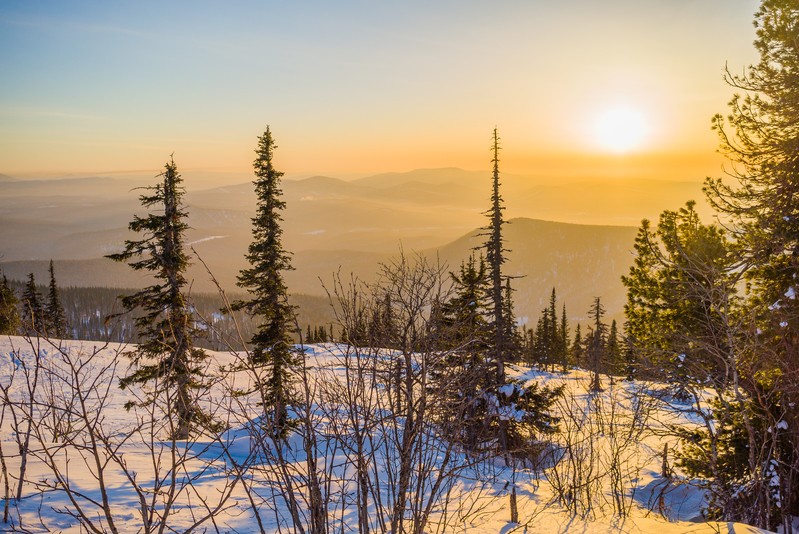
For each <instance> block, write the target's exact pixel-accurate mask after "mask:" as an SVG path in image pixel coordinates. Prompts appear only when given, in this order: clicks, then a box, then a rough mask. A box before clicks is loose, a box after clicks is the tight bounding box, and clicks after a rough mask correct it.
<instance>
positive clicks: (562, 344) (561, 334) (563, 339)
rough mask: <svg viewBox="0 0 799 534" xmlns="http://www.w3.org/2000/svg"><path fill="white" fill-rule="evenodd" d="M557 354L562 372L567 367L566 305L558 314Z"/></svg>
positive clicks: (567, 326)
mask: <svg viewBox="0 0 799 534" xmlns="http://www.w3.org/2000/svg"><path fill="white" fill-rule="evenodd" d="M558 345H559V346H558V354H559V356H560V358H561V366H562V369H563V372H566V369H567V368H568V367H569V320H568V319H567V318H566V304H564V305H563V308H562V310H561V314H560V329H559V330H558Z"/></svg>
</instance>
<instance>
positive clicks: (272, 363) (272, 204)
mask: <svg viewBox="0 0 799 534" xmlns="http://www.w3.org/2000/svg"><path fill="white" fill-rule="evenodd" d="M275 148H277V146H276V145H275V141H274V139H273V138H272V132H271V131H270V129H269V127H268V126H267V128H266V131H265V132H264V134H263V135H261V136H260V137H259V138H258V148H257V149H256V150H255V153H256V158H255V161H254V162H253V168H254V173H255V180H254V181H253V183H254V184H255V193H256V197H257V202H258V205H257V210H256V214H255V217H254V218H253V219H252V224H253V227H252V233H253V240H252V242H251V243H250V246H249V249H248V253H247V255H246V258H247V261H248V263H249V265H250V266H249V267H248V268H246V269H243V270H242V271H241V272H240V273H239V276H238V285H239V287H241V288H244V289H246V290H248V291H249V294H250V298H249V299H246V300H242V301H239V302H237V303H235V306H234V308H235V309H239V310H241V309H243V310H246V311H247V313H249V314H250V315H251V316H253V317H254V318H255V320H256V321H257V322H258V325H257V331H256V332H255V334H253V337H252V339H251V341H250V342H251V344H252V350H251V351H250V353H249V358H250V362H249V363H250V364H251V365H253V366H256V367H265V368H266V369H267V373H268V374H267V376H268V378H267V379H266V380H265V381H264V382H263V383H260V384H258V385H257V386H258V388H259V389H260V393H261V397H262V402H263V409H264V412H265V414H266V415H267V424H268V425H270V426H271V428H269V429H268V430H270V431H271V432H273V435H274V436H282V435H285V431H286V430H287V428H288V427H287V424H288V423H289V421H288V411H287V407H288V406H289V405H290V404H291V402H292V394H291V385H292V382H293V380H294V378H295V376H296V373H297V372H298V366H299V365H300V363H301V360H300V354H299V353H298V351H297V350H296V349H295V348H294V345H293V343H292V339H291V332H292V330H293V328H294V309H293V308H292V307H291V306H290V305H289V303H288V290H287V288H286V284H285V282H284V280H283V273H284V272H285V271H288V270H291V269H292V267H291V257H290V255H289V253H288V252H286V250H285V249H284V248H283V244H282V236H283V229H282V228H281V223H282V221H283V217H282V215H281V212H282V211H283V210H284V209H285V207H286V203H285V202H284V201H283V200H281V198H280V197H281V194H282V191H281V189H280V178H281V176H283V173H282V172H280V171H278V170H277V169H275V167H274V164H273V161H272V160H273V157H274V150H275Z"/></svg>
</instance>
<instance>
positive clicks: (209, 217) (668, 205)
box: [0, 169, 701, 320]
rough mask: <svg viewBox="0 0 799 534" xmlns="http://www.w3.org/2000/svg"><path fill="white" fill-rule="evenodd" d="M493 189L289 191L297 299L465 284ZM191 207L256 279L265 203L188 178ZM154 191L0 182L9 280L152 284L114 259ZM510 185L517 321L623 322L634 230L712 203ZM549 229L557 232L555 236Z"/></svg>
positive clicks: (615, 183)
mask: <svg viewBox="0 0 799 534" xmlns="http://www.w3.org/2000/svg"><path fill="white" fill-rule="evenodd" d="M489 176H490V174H489V173H487V172H484V171H464V170H460V169H425V170H416V171H411V172H407V173H389V174H379V175H375V176H370V177H366V178H362V179H358V180H352V181H344V180H340V179H336V178H331V177H325V176H313V177H309V178H304V179H298V180H288V179H287V180H284V181H283V193H284V195H283V198H284V199H285V201H286V204H287V209H286V211H285V221H284V226H283V228H284V231H285V235H284V246H285V247H286V248H287V249H288V250H289V251H291V252H292V253H293V255H294V258H293V265H294V267H295V270H294V271H292V272H290V273H288V274H287V277H286V278H287V283H288V285H289V289H290V291H291V292H294V293H304V294H309V295H320V296H321V295H324V289H323V287H322V285H321V283H320V278H321V279H322V280H326V281H328V282H329V281H330V279H331V276H332V273H333V272H335V271H338V270H340V272H341V273H343V274H345V275H348V274H349V273H350V272H353V273H355V274H356V275H358V276H359V277H361V278H363V279H364V280H367V281H368V280H372V279H373V278H374V275H375V273H376V271H377V265H378V263H379V262H381V261H385V260H387V259H389V258H390V257H391V256H393V255H395V254H397V252H398V251H399V249H400V247H402V248H403V250H405V251H406V252H411V251H420V252H422V253H424V254H425V255H427V256H429V257H431V258H435V257H438V258H439V259H440V261H442V262H445V263H446V264H447V265H449V267H450V269H451V270H456V269H457V267H458V265H459V264H460V262H461V261H462V260H463V259H465V258H466V257H468V255H469V253H470V250H471V249H473V248H474V247H477V246H479V245H480V244H481V242H482V237H480V236H479V231H478V230H477V229H478V228H480V227H481V226H483V225H484V224H485V217H484V215H483V211H484V210H485V209H486V207H487V206H488V197H489V186H490V183H489ZM184 180H185V183H186V185H187V188H189V191H188V193H187V194H186V197H185V204H186V206H187V211H188V212H189V215H190V217H189V221H190V224H191V226H192V229H191V230H190V231H189V232H188V238H189V241H191V242H192V243H193V245H194V247H195V249H196V250H197V252H198V253H199V254H200V255H201V256H202V258H203V259H204V260H205V261H206V262H207V263H208V265H209V267H210V268H211V269H212V271H213V272H214V274H215V275H216V276H217V278H218V279H219V280H220V282H221V283H222V284H223V286H224V287H226V288H227V289H228V290H233V289H235V285H234V282H235V275H236V273H237V272H238V271H239V269H241V268H242V267H243V266H244V254H245V252H246V249H247V245H248V244H249V242H250V238H251V233H250V232H251V226H250V217H251V216H252V215H253V214H254V209H255V195H254V192H253V186H252V184H251V183H249V182H246V183H242V184H239V185H232V186H225V187H217V188H212V189H199V190H195V189H192V187H191V181H192V177H191V174H190V173H186V174H184ZM155 182H156V179H155V178H149V179H145V180H142V179H136V180H133V179H128V178H108V177H88V178H69V179H59V180H17V179H14V178H13V177H5V176H3V177H2V179H0V227H2V229H3V231H2V234H1V235H0V261H1V262H2V264H0V267H2V268H3V270H4V272H5V273H6V275H7V276H8V277H9V278H12V279H23V278H24V277H25V276H26V275H27V273H28V272H30V271H33V272H34V273H35V274H36V276H37V278H39V279H40V280H42V281H43V280H44V275H45V272H46V263H47V262H48V261H49V260H50V259H51V258H52V259H54V260H56V270H57V275H58V280H59V283H60V284H62V285H75V286H108V287H137V286H140V285H142V284H143V283H145V282H146V279H144V278H143V277H142V276H140V275H139V274H138V273H134V272H133V271H132V270H131V269H130V268H128V267H127V266H125V265H121V264H115V263H113V262H111V261H109V260H105V259H103V258H102V257H103V256H104V255H105V254H108V253H111V252H115V251H118V250H119V249H120V248H121V244H122V243H123V241H124V240H125V239H126V238H130V237H131V236H130V235H129V233H128V231H127V225H128V222H129V221H130V220H131V218H132V215H133V214H134V213H140V214H141V213H143V212H142V208H141V206H140V204H139V200H138V195H139V194H140V193H141V192H140V191H135V190H133V189H134V188H136V187H142V186H145V185H150V184H154V183H155ZM553 182H554V180H553V179H552V178H546V177H530V176H516V175H511V174H507V175H505V174H503V175H502V195H503V197H504V199H505V205H506V207H507V209H506V212H505V214H506V217H507V218H509V219H513V220H512V221H511V223H510V224H509V225H508V226H507V227H506V241H507V247H508V248H509V249H510V250H511V252H510V254H509V262H508V264H507V268H508V273H509V274H512V275H514V276H520V278H518V279H517V280H516V281H515V283H514V287H515V288H516V289H517V291H516V294H515V299H516V312H517V314H518V315H519V316H520V318H524V317H529V318H530V320H534V319H535V318H536V317H537V316H538V312H539V311H540V309H541V308H542V307H543V306H544V305H545V304H546V302H547V301H548V298H549V292H550V290H551V288H552V287H553V286H555V287H557V290H558V295H559V298H560V300H561V302H565V303H566V305H567V308H568V312H569V315H570V316H572V317H574V318H578V317H581V316H583V315H585V313H586V310H587V309H588V306H589V304H590V301H591V299H592V298H593V296H602V298H603V301H604V302H605V305H606V307H607V310H608V316H609V317H619V316H620V313H621V310H622V305H623V302H624V292H623V288H622V286H621V283H620V281H619V277H620V276H621V275H622V274H624V273H625V272H626V271H627V270H628V268H629V265H630V263H631V261H632V254H631V250H632V245H633V238H634V236H635V232H636V228H637V226H638V224H639V223H640V220H641V219H642V218H644V217H647V218H651V219H656V218H657V216H658V214H659V213H660V212H661V211H662V210H664V209H676V208H678V207H680V206H681V205H683V204H684V202H685V201H686V200H689V199H696V200H700V199H701V185H700V183H699V182H685V181H653V180H636V179H632V178H621V179H611V178H607V179H587V178H586V179H580V178H570V179H562V180H560V181H559V182H558V183H554V184H553ZM544 220H550V221H559V222H544ZM195 263H196V264H195V265H194V266H193V267H192V270H191V271H190V276H193V277H194V278H195V282H194V285H193V290H194V291H214V288H213V286H212V284H211V283H210V281H209V280H208V276H207V275H206V274H205V272H204V269H203V268H202V266H201V265H198V264H197V263H198V262H195Z"/></svg>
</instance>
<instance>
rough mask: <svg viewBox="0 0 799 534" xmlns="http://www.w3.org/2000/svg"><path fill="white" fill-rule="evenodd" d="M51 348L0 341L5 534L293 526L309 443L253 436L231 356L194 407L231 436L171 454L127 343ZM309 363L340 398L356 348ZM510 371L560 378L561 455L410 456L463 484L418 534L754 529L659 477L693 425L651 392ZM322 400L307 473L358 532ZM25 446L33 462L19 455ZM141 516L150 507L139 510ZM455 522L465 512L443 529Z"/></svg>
mask: <svg viewBox="0 0 799 534" xmlns="http://www.w3.org/2000/svg"><path fill="white" fill-rule="evenodd" d="M59 345H60V346H57V345H54V344H52V343H49V342H47V341H45V340H41V341H36V340H34V341H33V343H31V342H29V341H27V340H25V339H23V338H20V337H3V338H0V387H2V391H0V395H1V396H0V404H2V408H1V409H2V411H1V412H0V447H1V448H2V449H1V450H2V457H3V458H2V459H3V461H4V464H5V469H4V472H5V473H7V475H8V476H3V477H2V479H3V480H2V481H0V492H2V493H0V498H2V497H3V496H4V495H5V491H6V490H5V488H6V483H7V487H8V494H9V495H11V496H12V497H13V494H14V493H15V491H16V488H17V478H18V477H19V473H20V469H21V467H22V457H23V456H25V459H26V465H25V467H24V469H25V476H24V480H25V483H24V484H23V485H22V498H21V499H20V500H16V499H14V498H10V499H3V500H0V502H2V503H3V505H4V506H7V507H8V510H7V512H6V513H7V517H8V520H7V521H8V522H6V523H2V522H1V521H2V517H0V531H15V530H16V531H23V530H24V531H26V532H48V531H56V532H83V531H85V530H81V528H80V526H79V518H78V516H80V515H81V514H83V522H84V523H91V524H94V525H97V526H98V527H99V529H100V531H117V532H142V531H145V529H144V528H143V526H142V525H143V524H146V523H147V522H148V521H149V522H150V523H151V525H154V527H155V528H157V527H158V526H159V525H160V523H159V521H158V516H160V517H166V520H165V521H164V524H165V525H166V526H167V529H166V531H176V532H183V531H187V530H191V531H195V532H206V531H207V532H260V531H264V532H278V531H281V525H282V531H283V532H288V531H290V530H288V529H286V527H285V524H286V521H287V518H288V517H289V515H290V510H289V509H288V505H287V503H286V501H285V500H284V499H282V498H281V495H280V494H279V489H280V487H281V486H280V485H279V484H278V483H276V482H275V480H278V479H280V477H281V476H282V475H283V474H284V473H281V472H280V470H279V468H278V467H277V466H278V465H279V464H282V465H287V466H289V467H288V470H289V471H291V473H292V476H293V474H294V473H300V474H302V473H307V470H306V466H307V460H308V457H307V454H306V452H307V449H306V448H305V447H304V443H303V442H302V440H301V439H299V438H298V437H297V436H294V437H292V438H290V439H289V440H288V445H287V446H286V447H284V448H283V449H281V450H276V449H275V448H274V447H273V446H272V445H271V444H270V443H268V442H264V441H263V440H262V437H261V436H260V434H259V433H258V432H257V431H256V430H255V429H257V423H258V413H259V409H258V405H257V399H255V398H253V397H252V396H251V395H250V396H248V395H246V394H240V395H231V392H232V391H239V392H241V391H246V390H247V386H248V384H249V379H248V378H247V376H246V374H245V373H243V372H229V373H222V372H221V370H220V368H221V367H228V366H230V365H231V364H235V363H236V362H237V361H239V358H241V355H238V354H228V353H211V355H212V358H211V359H212V360H213V362H212V363H211V364H210V365H209V367H208V369H207V372H206V374H207V376H208V377H211V378H215V382H214V386H213V388H212V390H211V392H210V394H209V395H208V396H207V398H206V399H205V400H204V407H205V408H206V409H208V410H209V411H213V412H214V413H215V416H216V418H217V419H218V420H224V421H225V423H226V425H227V427H228V430H226V431H225V432H222V433H220V434H218V435H213V436H202V437H199V438H197V439H196V440H193V441H192V442H191V443H188V444H185V443H181V444H178V445H177V446H175V447H173V446H172V443H170V442H169V441H168V440H167V439H166V436H167V435H168V431H167V430H168V428H167V427H166V426H165V425H166V424H167V423H168V421H167V419H168V418H164V417H163V416H162V415H159V414H157V413H153V414H150V413H148V411H147V409H145V408H141V407H138V408H136V407H134V408H132V409H130V410H127V409H126V408H125V405H126V403H128V402H129V401H131V400H134V399H136V398H142V395H143V394H144V392H143V391H142V390H140V389H128V390H121V389H119V387H118V386H117V380H118V377H119V376H121V375H124V374H125V372H126V368H127V358H125V357H124V356H121V354H122V353H123V352H124V351H126V350H130V348H131V347H130V346H124V345H115V344H112V345H103V344H102V343H99V342H98V343H92V342H78V341H74V342H73V341H69V342H63V343H60V342H59ZM37 355H38V364H39V365H38V366H37V365H36V362H37ZM306 355H307V364H308V369H309V375H308V376H309V381H308V388H309V390H310V391H312V392H316V391H321V388H322V386H325V387H326V388H328V389H327V390H326V391H334V390H335V391H338V392H339V393H341V394H342V395H346V394H347V393H352V392H353V391H354V390H355V389H356V388H355V387H354V386H352V387H351V384H347V383H346V380H347V378H346V375H347V370H346V367H345V365H344V363H345V360H346V359H347V358H349V357H351V354H349V353H346V351H344V349H343V348H342V347H338V346H336V345H324V346H322V345H315V346H310V347H306ZM516 374H517V376H519V377H520V378H522V379H523V380H535V381H538V382H542V383H547V384H550V385H558V384H564V385H565V390H564V391H565V392H564V396H563V398H562V399H561V400H560V401H559V403H558V406H557V409H556V412H557V413H558V415H559V416H560V417H561V418H562V420H561V431H562V432H561V434H559V435H558V437H557V438H556V441H558V443H559V445H560V446H561V448H560V449H553V450H552V451H551V452H552V454H551V455H550V456H549V458H545V459H544V461H542V463H541V464H540V465H538V466H531V465H527V466H522V465H517V466H516V469H511V468H510V467H509V466H506V465H504V464H501V463H500V462H496V461H494V462H492V465H491V466H489V467H485V466H482V467H480V466H476V465H473V463H470V458H469V457H468V456H467V455H465V454H463V453H461V452H459V451H457V450H454V449H451V448H447V446H446V444H444V443H441V442H440V440H438V441H437V440H435V439H433V438H431V441H430V447H431V450H435V451H436V452H434V453H432V454H431V455H430V456H428V457H426V458H420V460H419V461H420V462H422V461H429V462H432V464H431V466H432V468H433V470H435V469H437V468H443V467H444V465H443V464H442V463H440V462H444V461H445V460H443V459H442V458H443V456H442V455H443V452H442V451H450V452H451V457H450V458H449V459H448V460H446V461H447V462H448V463H447V464H446V465H447V466H450V467H448V468H451V469H457V471H453V472H457V473H458V477H460V478H458V479H457V480H455V481H454V482H453V483H452V484H451V485H450V487H449V490H448V491H449V496H450V497H449V499H447V500H446V501H443V500H439V501H436V502H446V503H447V504H446V506H447V510H444V509H442V508H441V507H438V506H434V507H433V508H432V509H431V522H430V526H429V528H428V531H429V532H436V531H442V532H444V531H445V532H475V533H484V532H503V533H509V532H541V533H551V532H584V533H589V532H590V533H594V532H596V533H604V532H613V533H620V532H659V533H662V534H670V533H689V532H691V533H693V532H697V533H699V532H763V531H761V530H757V529H754V528H751V527H747V526H744V525H738V524H708V523H699V522H691V521H701V507H702V504H703V495H702V493H701V492H700V491H699V490H698V489H696V488H694V487H692V486H690V485H686V484H684V483H681V482H680V479H678V478H675V479H673V480H666V479H663V478H661V477H660V471H661V469H662V464H663V457H662V453H663V450H664V445H668V447H669V448H670V449H671V448H672V447H674V446H675V443H673V442H672V441H670V438H668V437H666V436H665V434H666V432H665V430H666V428H667V426H668V425H671V424H684V425H690V424H692V421H691V419H690V417H689V416H688V415H686V414H684V413H681V412H680V410H679V409H678V408H679V407H675V406H674V405H668V404H665V403H663V402H662V401H661V400H660V399H659V394H658V391H659V388H658V386H657V385H656V384H643V383H630V382H617V383H615V384H614V383H611V382H610V381H609V380H607V379H606V380H605V382H604V383H603V386H604V391H603V392H601V393H595V394H591V393H588V392H587V387H588V384H589V376H588V375H587V373H585V372H583V371H572V372H569V373H567V374H565V375H563V374H551V373H542V372H538V371H535V370H529V369H516ZM331 383H335V384H337V386H335V387H334V386H331ZM336 388H337V389H336ZM31 392H33V395H31ZM379 394H380V393H379V391H376V390H375V391H374V395H379ZM326 398H327V399H328V400H330V399H332V397H326ZM364 402H368V399H365V400H364ZM332 404H333V403H332V401H331V402H328V403H321V402H320V403H314V404H313V405H312V407H311V411H312V412H313V413H311V418H312V419H313V420H314V421H315V424H317V425H318V426H317V427H316V428H317V429H318V443H317V450H319V451H321V452H322V455H321V456H322V459H321V462H320V465H319V466H318V470H319V472H321V473H325V474H326V476H327V477H328V480H329V483H328V486H327V487H326V491H327V501H328V502H327V504H328V506H327V509H328V513H329V514H330V515H331V516H335V517H336V521H335V522H334V524H335V525H337V529H336V531H337V532H339V531H340V532H358V524H357V523H356V521H357V519H356V515H355V514H354V512H353V508H354V507H355V506H356V504H357V503H356V502H355V500H354V497H353V495H355V491H356V488H355V481H354V474H353V466H352V465H351V463H350V462H348V459H349V458H351V457H352V456H351V452H350V451H348V450H346V448H345V447H344V446H342V444H345V443H349V442H348V441H346V440H341V439H340V437H339V438H334V436H336V433H335V432H336V426H335V425H336V422H337V421H339V419H337V416H338V415H337V414H338V413H339V412H337V411H336V410H339V409H340V408H336V409H332V408H331V406H332ZM53 408H55V409H53ZM28 414H31V415H32V417H31V420H32V421H33V425H32V426H31V427H30V429H29V428H28V426H27V423H26V416H27V415H28ZM382 415H383V416H386V415H388V416H390V417H385V418H383V419H381V421H382V422H381V423H379V424H375V425H374V426H373V427H371V436H370V439H371V440H372V441H370V442H369V443H371V446H373V447H375V449H376V450H375V451H374V452H375V454H374V456H373V458H374V465H373V467H372V470H373V474H374V476H375V479H376V484H377V485H378V488H377V490H376V492H375V493H373V495H379V496H381V497H380V498H381V499H386V500H388V499H390V498H391V491H392V487H391V483H392V482H391V481H392V480H394V479H393V478H392V476H393V474H392V473H393V471H392V469H393V468H392V458H393V455H394V454H395V451H393V450H392V449H391V447H390V443H391V440H390V439H388V438H387V435H388V434H390V433H391V432H393V431H394V429H395V428H396V427H395V426H392V425H394V424H396V422H397V421H401V418H398V417H394V416H393V414H385V413H384V414H382ZM89 430H93V431H92V432H89ZM28 435H30V440H29V443H28V446H27V448H26V447H24V444H25V438H26V436H28ZM90 437H94V440H93V439H90ZM98 439H99V440H100V441H99V442H98V441H97V440H98ZM21 444H22V445H23V446H22V447H21ZM567 447H568V448H570V450H571V451H572V453H573V457H574V458H578V459H581V461H578V462H572V463H571V466H570V465H569V462H566V461H563V460H562V458H563V456H562V454H561V453H560V452H558V450H560V451H562V450H564V448H567ZM21 449H22V450H27V451H28V454H27V455H21V454H20V450H21ZM377 449H379V450H377ZM95 453H96V454H95ZM173 453H174V455H173ZM277 455H280V456H282V463H281V462H277V461H276V456H277ZM559 458H561V461H560V462H558V461H557V460H558V459H559ZM435 462H439V464H435ZM245 467H247V468H248V469H249V470H248V469H245ZM514 471H515V474H514ZM612 473H615V475H612ZM578 478H584V479H585V480H586V481H587V482H586V483H585V485H584V490H585V491H587V492H590V498H588V499H586V498H583V499H581V501H582V504H580V505H577V504H574V502H575V501H576V500H574V499H572V500H571V501H570V500H569V496H568V491H567V489H568V488H569V487H571V486H569V481H574V480H576V479H578ZM300 479H301V477H300V478H298V479H297V480H300ZM514 480H515V484H516V487H517V493H518V498H519V511H520V523H519V524H513V523H510V522H509V521H508V519H509V511H508V488H509V487H510V485H512V484H513V481H514ZM614 484H616V485H618V487H623V488H624V492H623V494H624V495H623V496H622V497H621V498H619V497H618V496H617V497H614V496H613V492H612V488H613V485H614ZM65 487H68V488H70V489H71V491H70V492H66V491H64V488H65ZM299 491H302V490H301V489H300V490H299ZM431 491H433V490H431ZM103 495H105V499H104V498H103ZM586 501H589V502H590V509H586V506H585V502H586ZM570 503H571V504H570ZM369 506H370V508H369V513H370V514H372V515H373V516H374V517H375V518H377V516H379V515H380V514H381V513H382V512H381V510H384V508H381V507H380V506H379V505H377V504H375V503H374V502H370V503H369ZM254 508H257V509H258V510H259V513H258V514H255V513H253V509H254ZM618 508H622V509H624V510H626V513H627V514H628V515H627V517H625V518H623V519H622V518H619V517H618V514H617V513H616V511H617V510H618ZM148 510H155V511H156V513H155V514H154V515H151V516H149V517H148V516H147V511H148ZM467 510H468V513H467ZM206 516H207V517H206ZM211 516H212V517H211ZM456 516H457V517H459V518H460V519H457V520H453V517H456ZM107 517H111V518H112V520H111V521H110V522H109V521H108V520H107ZM375 521H376V523H375V524H380V523H379V521H378V519H375ZM444 523H446V526H441V525H443V524H444ZM437 524H438V525H439V526H438V527H436V525H437ZM378 530H379V529H378Z"/></svg>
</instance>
